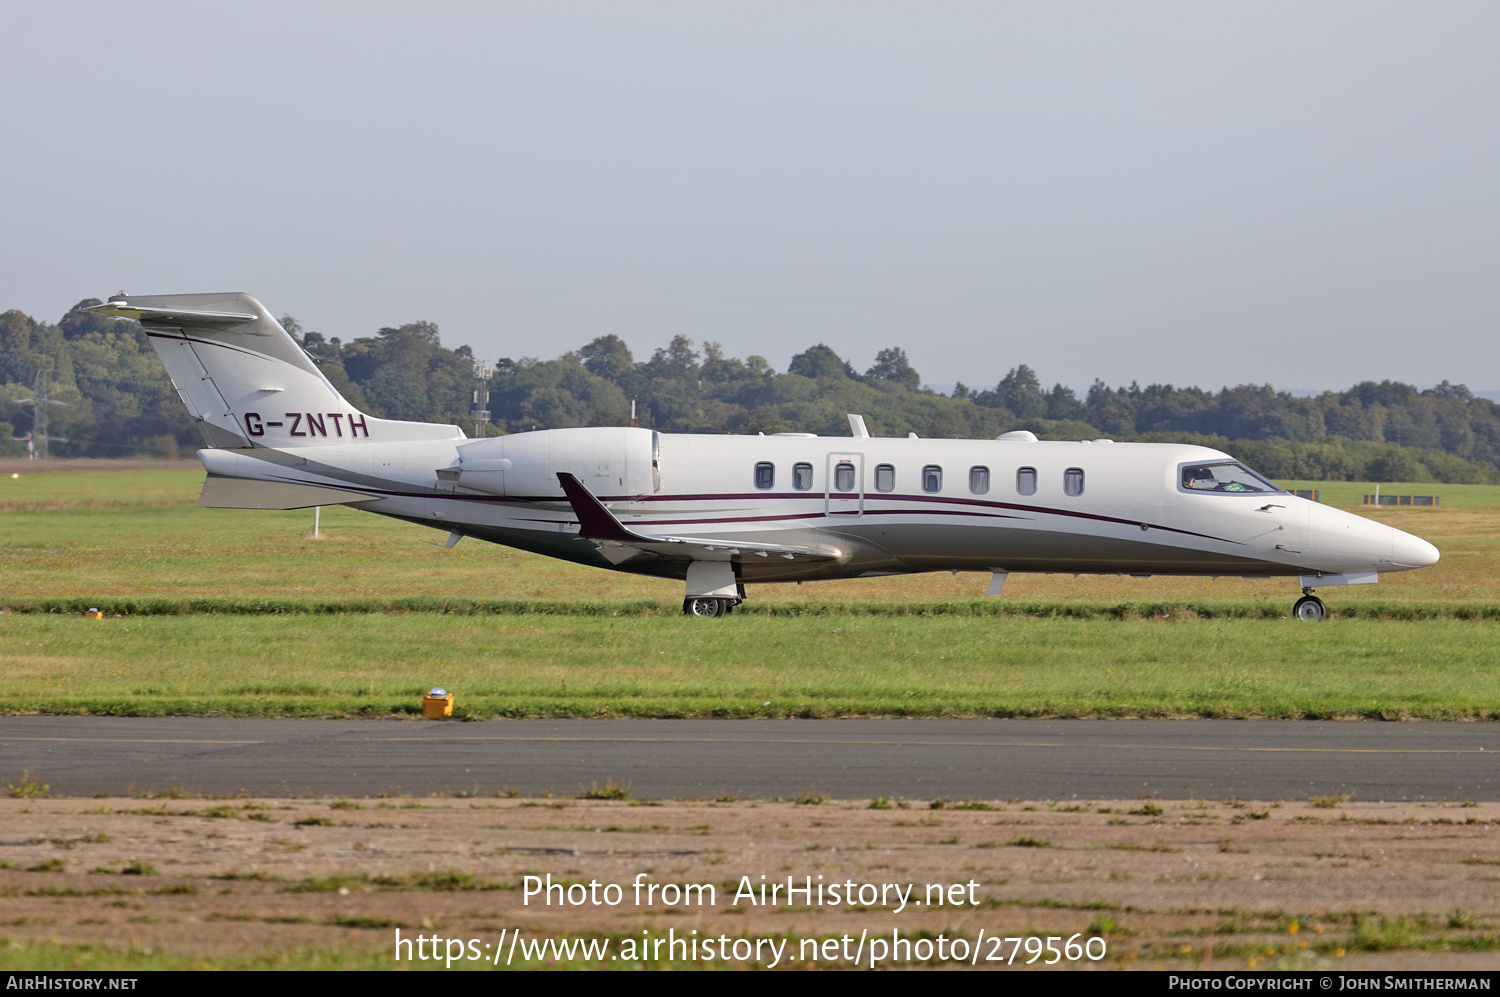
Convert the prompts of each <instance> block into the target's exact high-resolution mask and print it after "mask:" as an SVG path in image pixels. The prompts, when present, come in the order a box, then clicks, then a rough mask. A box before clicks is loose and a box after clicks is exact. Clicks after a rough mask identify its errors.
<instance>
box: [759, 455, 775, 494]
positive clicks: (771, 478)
mask: <svg viewBox="0 0 1500 997" xmlns="http://www.w3.org/2000/svg"><path fill="white" fill-rule="evenodd" d="M775 484H776V465H775V464H772V463H771V462H769V461H764V460H763V461H761V462H760V463H759V464H756V465H755V487H756V488H771V487H774V486H775Z"/></svg>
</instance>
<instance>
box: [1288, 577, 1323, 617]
mask: <svg viewBox="0 0 1500 997" xmlns="http://www.w3.org/2000/svg"><path fill="white" fill-rule="evenodd" d="M1292 615H1293V616H1295V617H1297V619H1299V620H1303V621H1305V622H1307V623H1317V622H1318V621H1319V620H1321V619H1324V618H1325V617H1327V615H1328V607H1327V606H1325V605H1323V600H1322V599H1319V598H1318V597H1317V596H1315V595H1313V590H1312V586H1311V585H1309V586H1307V587H1306V588H1304V589H1303V590H1302V598H1300V599H1298V600H1297V602H1296V605H1294V606H1292Z"/></svg>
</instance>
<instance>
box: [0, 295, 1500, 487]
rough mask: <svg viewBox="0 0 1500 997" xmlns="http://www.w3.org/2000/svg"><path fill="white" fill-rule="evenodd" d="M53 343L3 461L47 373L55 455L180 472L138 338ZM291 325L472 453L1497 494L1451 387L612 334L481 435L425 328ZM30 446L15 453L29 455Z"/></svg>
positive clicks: (501, 392)
mask: <svg viewBox="0 0 1500 997" xmlns="http://www.w3.org/2000/svg"><path fill="white" fill-rule="evenodd" d="M97 303H98V301H97V300H96V299H86V300H84V301H81V302H79V303H78V305H77V306H75V307H74V309H73V310H71V311H69V312H68V313H67V314H66V315H64V316H63V317H62V319H61V320H59V321H58V322H57V323H56V324H49V323H46V322H41V321H38V320H36V319H33V318H31V317H29V316H27V315H25V314H23V313H22V312H19V311H15V310H11V311H7V312H4V313H0V455H8V456H18V455H20V454H21V453H23V452H24V450H25V443H24V442H23V441H24V438H25V436H26V434H27V433H28V432H30V431H31V430H32V428H33V425H34V420H35V408H36V400H35V398H34V397H33V396H34V391H35V388H36V386H37V375H38V372H45V374H44V377H45V378H46V380H47V383H48V385H49V387H48V389H47V391H48V397H49V399H50V404H49V405H48V420H47V421H48V429H49V435H50V437H51V439H50V441H49V447H48V449H49V451H50V453H51V454H52V455H53V456H69V457H115V456H132V455H156V456H167V457H173V456H177V455H178V454H179V453H181V452H190V451H191V450H192V449H193V448H195V447H197V446H199V445H200V443H199V440H198V437H197V434H196V432H195V431H194V430H193V427H192V423H191V420H190V419H189V417H188V414H187V412H186V410H185V409H184V407H183V405H182V403H181V402H180V401H179V399H178V397H177V393H176V391H175V390H174V389H173V388H172V385H171V382H170V381H169V380H168V378H167V376H166V371H165V370H164V369H163V367H162V365H161V363H160V361H159V360H158V359H157V357H156V355H155V351H154V350H153V349H152V348H151V346H150V344H149V341H148V340H147V338H146V336H145V334H144V332H143V331H142V329H141V327H140V325H139V324H138V323H136V322H132V321H129V320H125V319H116V318H110V317H107V316H102V315H97V314H94V313H90V312H84V311H81V310H80V309H82V308H84V307H86V306H88V305H91V304H97ZM282 324H283V325H284V326H285V327H286V328H287V331H288V332H290V333H291V334H292V335H293V336H294V337H295V338H296V339H297V340H298V341H299V342H300V343H301V344H302V346H303V348H304V349H306V350H307V352H308V354H309V355H310V356H311V357H312V358H313V359H314V360H315V361H316V362H317V364H318V366H319V367H320V368H321V369H322V370H323V372H324V373H325V375H326V376H327V377H328V379H329V381H330V382H331V383H332V384H333V385H334V386H335V387H336V388H338V389H339V391H341V392H342V393H343V394H344V396H345V397H346V398H347V399H348V400H349V402H350V403H351V404H353V405H354V406H356V407H357V408H359V409H361V410H362V411H365V412H368V413H370V414H371V415H375V416H380V417H383V418H388V419H404V420H413V421H421V422H444V423H453V424H456V425H459V426H461V427H462V428H463V429H464V431H465V432H466V433H468V434H469V435H471V436H476V435H480V434H481V433H483V434H484V435H491V436H493V435H498V434H500V433H516V432H525V431H529V430H533V429H556V428H566V427H572V426H618V425H627V424H629V421H630V418H631V403H632V401H633V402H634V403H635V411H636V418H637V420H638V423H639V425H641V426H645V427H648V428H654V429H658V430H661V431H663V432H674V433H742V434H754V433H761V432H763V433H778V432H811V433H818V434H820V435H828V436H842V435H847V433H848V423H847V420H846V418H845V416H846V413H849V412H859V413H862V414H863V415H864V416H865V419H866V422H867V424H868V425H869V427H870V430H871V432H872V433H875V434H876V435H879V436H905V435H906V434H908V433H916V434H917V435H919V436H924V437H941V438H963V439H983V438H986V437H993V436H996V435H998V434H1000V433H1003V432H1006V431H1009V430H1013V429H1029V430H1031V431H1032V432H1034V433H1036V434H1037V435H1038V436H1039V437H1041V438H1043V439H1094V438H1100V437H1107V438H1110V439H1115V440H1121V441H1128V440H1142V441H1157V442H1168V441H1173V442H1191V443H1201V444H1204V445H1207V446H1212V447H1216V448H1218V449H1221V450H1225V451H1227V452H1229V453H1232V454H1235V455H1236V456H1238V457H1240V458H1241V459H1242V460H1244V461H1245V462H1247V463H1249V464H1251V465H1252V466H1254V467H1256V468H1257V469H1258V470H1260V471H1261V472H1262V473H1264V474H1267V475H1269V476H1271V477H1273V478H1285V479H1313V480H1345V481H1444V482H1456V483H1486V482H1500V406H1497V405H1496V404H1495V403H1493V402H1491V401H1489V400H1488V399H1485V398H1479V397H1475V396H1474V395H1473V394H1472V393H1471V392H1470V391H1469V389H1468V388H1466V387H1465V386H1463V385H1461V384H1458V385H1455V384H1450V383H1449V382H1447V381H1444V382H1443V383H1442V384H1440V385H1438V386H1437V387H1435V388H1429V389H1426V390H1418V389H1417V388H1415V387H1413V386H1412V385H1408V384H1402V383H1399V382H1395V381H1382V382H1380V383H1376V382H1373V381H1366V382H1363V383H1361V384H1357V385H1355V386H1354V387H1352V388H1350V389H1348V390H1347V391H1327V392H1324V393H1323V394H1321V395H1318V396H1315V397H1300V396H1294V395H1291V394H1289V393H1287V392H1284V391H1276V390H1275V389H1274V388H1272V387H1271V386H1270V385H1268V384H1267V385H1253V384H1242V385H1237V386H1235V387H1224V388H1221V389H1220V390H1218V391H1210V390H1206V389H1203V388H1198V387H1182V388H1179V387H1175V386H1173V385H1171V384H1152V385H1148V386H1146V387H1141V386H1140V385H1139V384H1136V383H1132V384H1130V385H1126V386H1115V387H1111V386H1110V385H1108V384H1106V383H1105V382H1104V381H1102V380H1096V381H1095V382H1094V383H1093V384H1092V385H1091V386H1090V387H1089V388H1088V390H1087V391H1086V392H1085V393H1084V394H1083V395H1082V397H1080V396H1079V395H1078V394H1077V393H1076V392H1075V391H1074V390H1073V389H1072V388H1070V387H1067V386H1065V385H1062V384H1055V385H1053V386H1052V387H1051V388H1045V387H1043V385H1042V383H1041V381H1040V380H1039V379H1038V377H1037V375H1036V373H1035V372H1034V371H1033V370H1032V369H1031V368H1030V367H1028V366H1027V365H1025V364H1018V365H1016V366H1015V367H1013V368H1012V369H1011V370H1010V371H1009V372H1008V373H1006V374H1005V376H1004V377H1002V378H1000V379H999V380H998V381H997V382H996V384H995V385H994V386H993V387H987V388H971V387H969V386H967V385H965V384H959V385H957V386H956V387H955V388H954V390H953V391H952V393H951V394H947V395H944V394H939V393H937V392H934V391H932V390H930V389H928V388H926V387H924V386H923V385H922V378H921V376H920V375H919V374H918V373H917V371H916V370H914V369H913V368H912V366H911V363H910V361H909V360H908V358H907V356H906V353H905V351H904V350H903V349H901V348H900V347H891V348H889V349H884V350H881V351H880V352H879V353H878V354H877V355H876V357H875V362H874V363H873V364H872V365H871V366H870V367H869V368H868V369H866V370H865V371H863V372H860V371H859V370H857V369H856V368H855V367H854V366H853V365H852V364H851V363H850V362H849V361H848V360H846V359H844V358H843V357H840V356H839V355H838V354H837V353H836V352H835V351H834V350H833V349H831V348H830V347H828V346H826V345H824V344H821V343H819V344H816V345H814V346H810V347H809V348H808V349H806V350H805V351H803V352H801V353H799V354H797V355H796V356H794V357H793V358H792V361H791V364H790V366H789V367H788V369H787V370H786V371H784V372H780V371H777V370H775V369H774V368H772V366H771V365H770V363H768V362H767V361H766V359H765V358H764V357H761V356H754V355H752V356H748V357H745V358H743V359H740V358H737V357H730V356H727V355H726V354H725V352H724V349H723V347H722V345H721V344H719V343H716V342H712V341H709V342H703V343H701V344H699V343H695V342H694V341H693V340H692V339H690V338H688V337H686V336H676V337H674V338H673V339H672V340H671V342H669V343H668V344H667V345H666V346H663V347H660V348H658V349H656V350H654V351H653V352H652V354H651V356H650V357H649V358H647V359H641V360H637V359H636V358H635V356H634V355H633V354H632V352H631V350H630V348H629V347H628V346H627V345H626V344H625V342H624V340H622V339H621V338H620V337H619V336H616V335H612V334H610V335H603V336H599V337H597V338H595V339H594V340H592V341H591V342H589V343H587V344H586V345H584V346H582V347H580V348H578V349H577V350H572V351H569V352H566V353H564V354H562V356H560V357H557V358H556V359H552V360H540V359H537V358H535V357H524V356H523V357H520V358H515V359H512V358H502V359H500V360H499V361H497V362H496V363H495V364H494V368H493V376H492V377H491V379H490V381H489V410H490V413H491V415H490V419H489V422H488V424H486V425H484V426H476V425H475V424H474V419H473V411H474V404H473V391H474V387H475V379H474V370H475V358H474V353H473V350H472V349H470V347H468V346H459V347H457V348H456V349H449V348H447V347H444V346H443V345H442V342H441V339H440V337H439V333H438V327H437V326H436V325H435V324H433V323H431V322H412V323H408V324H406V325H401V326H392V327H386V328H382V329H380V330H378V331H377V332H376V333H375V334H374V335H371V336H362V337H358V338H355V339H353V340H351V341H349V342H343V341H341V340H340V339H339V338H338V337H325V336H324V335H322V334H321V333H318V332H316V331H311V330H304V329H303V328H302V327H301V325H300V323H298V322H297V321H296V319H295V318H293V317H292V316H289V315H288V316H283V317H282ZM17 437H19V439H17Z"/></svg>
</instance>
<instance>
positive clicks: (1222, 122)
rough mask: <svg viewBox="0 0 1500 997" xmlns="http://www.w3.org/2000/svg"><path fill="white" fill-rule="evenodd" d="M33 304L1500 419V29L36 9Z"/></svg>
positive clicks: (4, 123)
mask: <svg viewBox="0 0 1500 997" xmlns="http://www.w3.org/2000/svg"><path fill="white" fill-rule="evenodd" d="M0 37H3V38H5V39H6V40H7V44H6V45H5V48H4V55H3V57H0V137H3V152H0V309H4V308H20V309H22V310H23V311H26V312H28V313H30V314H33V315H35V316H37V317H40V318H44V319H47V320H49V321H55V320H56V319H57V318H58V317H59V316H60V315H61V314H62V312H63V310H64V309H65V308H67V307H68V306H70V305H71V304H73V303H74V302H75V301H77V300H78V299H80V298H82V297H86V296H100V297H102V296H105V295H108V294H110V293H113V292H115V291H117V290H120V289H122V288H124V289H128V290H130V291H133V292H136V293H172V292H179V291H203V290H245V291H250V292H251V293H253V294H255V295H256V296H258V297H259V298H261V300H263V301H264V302H265V303H266V305H267V306H268V307H269V308H270V309H271V310H272V311H274V312H276V313H278V314H279V313H281V312H284V311H285V312H291V313H292V314H294V315H296V316H297V317H298V318H299V319H300V320H301V321H302V323H303V325H304V327H306V328H310V329H317V330H320V331H322V332H323V333H325V334H327V335H337V336H342V337H345V338H346V339H347V338H350V337H353V336H359V335H368V334H370V333H372V332H373V331H374V330H375V329H377V328H378V327H380V326H382V325H390V324H399V323H402V322H407V321H412V320H415V319H418V318H425V319H429V320H432V321H435V322H437V323H439V324H440V326H441V328H442V333H443V341H444V342H445V343H446V344H448V345H450V346H451V345H458V344H459V343H464V342H467V343H470V344H472V345H473V346H474V348H475V349H476V351H477V352H478V353H479V354H480V355H481V356H487V357H490V358H494V357H496V356H512V357H516V356H521V355H528V354H529V355H533V356H540V357H544V358H550V357H553V356H556V355H557V354H559V353H561V352H563V351H564V350H567V349H574V348H576V347H578V346H580V345H582V344H583V343H585V342H587V341H588V340H590V339H592V338H593V337H595V336H598V335H602V334H605V333H617V334H619V335H621V336H622V337H624V338H625V339H626V341H627V342H629V344H630V346H631V348H632V349H633V350H634V351H635V352H636V355H637V356H638V357H645V356H649V354H650V352H651V350H652V349H653V348H655V347H656V346H660V345H663V344H665V343H666V342H667V341H668V340H669V339H670V338H671V337H672V336H674V335H677V334H685V335H688V336H690V337H692V338H693V339H695V340H698V341H702V340H719V341H721V342H723V344H724V346H725V349H726V351H727V352H729V353H730V354H732V355H736V356H744V355H747V354H750V353H759V354H762V355H764V356H765V357H767V358H768V359H769V360H770V361H771V362H772V363H773V364H774V365H775V366H776V367H777V368H778V369H785V367H786V364H787V362H788V360H789V359H790V357H791V355H792V354H793V353H795V352H799V351H800V350H802V349H804V348H805V347H807V346H808V345H811V344H812V343H815V342H819V341H822V342H826V343H828V344H829V345H830V346H832V347H833V348H834V349H835V350H837V351H838V352H839V353H840V354H842V355H844V356H846V357H848V358H849V359H850V360H851V361H852V362H853V363H854V364H855V366H857V367H859V368H861V369H863V368H864V367H866V366H868V365H869V364H870V362H871V361H872V359H873V357H874V354H875V353H876V351H877V350H879V349H881V348H883V347H886V346H891V345H901V346H904V347H905V348H906V350H907V351H908V353H909V355H910V356H911V359H912V362H913V365H914V366H915V367H916V368H917V370H919V371H920V372H921V373H922V375H923V377H924V379H925V380H927V381H928V382H930V383H933V384H944V383H948V384H951V383H952V382H953V381H955V380H962V381H965V382H966V383H969V384H970V385H972V386H988V385H993V384H994V383H995V381H997V380H998V379H999V378H1000V377H1001V376H1002V375H1003V374H1004V373H1005V372H1006V370H1008V369H1009V368H1010V367H1012V366H1014V365H1016V364H1018V363H1027V364H1030V365H1031V366H1032V367H1033V368H1035V369H1036V370H1037V371H1038V373H1039V375H1040V376H1041V377H1042V379H1043V380H1044V381H1045V382H1046V383H1047V384H1049V385H1050V384H1051V383H1052V382H1054V381H1062V382H1063V383H1067V384H1072V385H1074V386H1075V387H1077V388H1079V389H1080V390H1082V389H1085V388H1086V387H1087V386H1088V384H1089V383H1090V382H1091V381H1092V380H1093V379H1094V378H1095V377H1102V378H1104V379H1105V380H1106V381H1109V382H1110V383H1112V384H1113V383H1120V382H1129V381H1130V380H1132V379H1139V380H1141V381H1142V382H1143V383H1146V382H1153V381H1171V382H1174V383H1177V384H1199V385H1202V386H1205V387H1212V388H1217V387H1218V386H1220V385H1222V384H1226V383H1229V384H1234V383H1240V382H1246V381H1254V382H1265V381H1269V382H1271V383H1273V384H1276V385H1277V386H1278V387H1284V388H1293V387H1301V388H1317V387H1346V386H1348V385H1350V384H1352V383H1354V382H1356V381H1359V380H1363V379H1367V378H1374V379H1383V378H1396V379H1400V380H1405V381H1411V382H1417V383H1424V384H1425V383H1434V382H1436V381H1439V380H1442V379H1444V378H1448V379H1451V380H1454V381H1464V382H1466V383H1468V384H1469V385H1470V386H1472V387H1474V388H1491V387H1496V386H1500V369H1497V368H1500V360H1497V355H1496V351H1495V350H1494V348H1493V343H1494V332H1495V315H1496V310H1497V304H1500V300H1497V299H1500V281H1497V280H1496V276H1495V270H1496V264H1497V261H1500V257H1497V252H1496V250H1497V248H1500V246H1497V243H1500V224H1497V223H1500V217H1497V216H1500V210H1497V208H1500V197H1497V177H1500V141H1497V127H1500V116H1497V110H1500V59H1497V58H1496V57H1495V54H1494V42H1495V39H1496V37H1500V6H1497V5H1495V4H1493V3H1452V2H1447V3H1445V2H1437V3H1425V4H1415V3H1380V2H1370V0H1360V2H1352V3H1310V2H1306V0H1301V2H1295V3H1266V2H1256V3H1241V4H1225V3H1200V2H1192V3H1105V2H1099V3H1065V2H1050V0H1049V2H1046V3H1041V2H1037V3H1025V4H1021V3H1014V4H1010V3H997V2H992V3H975V4H961V3H930V2H929V3H909V4H891V3H875V2H859V3H847V4H844V3H817V2H809V0H798V2H792V3H770V2H755V3H718V2H713V3H710V2H702V3H657V2H651V3H645V2H630V3H625V2H610V3H598V4H594V3H550V2H549V3H536V4H533V3H472V4H459V3H447V4H441V3H431V4H422V5H417V4H375V3H363V2H362V3H351V4H335V3H318V2H301V3H294V4H288V3H268V2H265V0H257V2H254V3H241V2H230V3H219V4H202V3H184V4H170V3H136V4H129V3H104V4H99V3H81V2H78V3H66V4H39V3H35V2H33V0H0Z"/></svg>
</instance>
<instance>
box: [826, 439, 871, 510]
mask: <svg viewBox="0 0 1500 997" xmlns="http://www.w3.org/2000/svg"><path fill="white" fill-rule="evenodd" d="M826 471H827V477H826V479H825V485H826V490H825V492H824V506H823V509H824V512H825V513H826V514H827V515H829V516H840V517H846V518H852V517H855V516H860V515H863V514H864V511H865V456H864V454H858V453H847V452H845V453H839V452H835V453H830V454H829V455H828V466H827V469H826Z"/></svg>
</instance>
